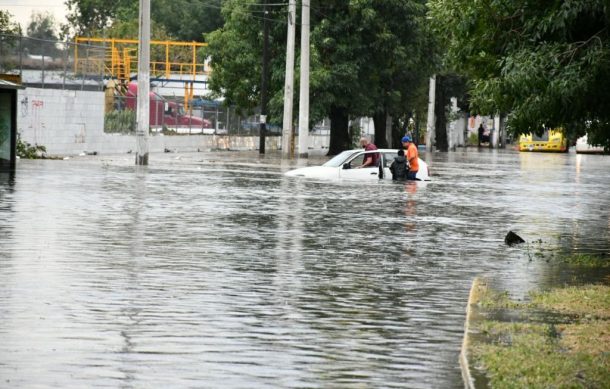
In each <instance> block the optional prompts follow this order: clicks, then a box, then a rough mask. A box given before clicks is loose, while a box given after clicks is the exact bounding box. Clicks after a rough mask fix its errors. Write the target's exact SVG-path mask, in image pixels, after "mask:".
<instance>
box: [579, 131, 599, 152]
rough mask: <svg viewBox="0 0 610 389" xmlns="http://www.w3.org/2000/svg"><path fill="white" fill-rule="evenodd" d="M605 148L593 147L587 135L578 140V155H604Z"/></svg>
mask: <svg viewBox="0 0 610 389" xmlns="http://www.w3.org/2000/svg"><path fill="white" fill-rule="evenodd" d="M604 152H605V151H604V147H603V146H591V145H590V144H589V141H588V140H587V135H585V136H583V137H580V138H578V139H577V140H576V153H578V154H604Z"/></svg>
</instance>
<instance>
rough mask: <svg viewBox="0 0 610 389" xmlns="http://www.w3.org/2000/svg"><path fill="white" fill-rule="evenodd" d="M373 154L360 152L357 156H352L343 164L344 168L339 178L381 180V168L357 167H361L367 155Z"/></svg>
mask: <svg viewBox="0 0 610 389" xmlns="http://www.w3.org/2000/svg"><path fill="white" fill-rule="evenodd" d="M370 153H371V152H366V153H365V152H364V151H362V152H359V153H356V154H355V155H353V156H351V157H350V158H349V159H348V160H347V162H346V163H344V164H343V167H342V168H341V170H340V173H339V176H340V177H341V178H342V179H347V180H378V179H379V167H378V166H373V167H364V168H357V166H361V165H362V164H363V162H364V156H365V154H370Z"/></svg>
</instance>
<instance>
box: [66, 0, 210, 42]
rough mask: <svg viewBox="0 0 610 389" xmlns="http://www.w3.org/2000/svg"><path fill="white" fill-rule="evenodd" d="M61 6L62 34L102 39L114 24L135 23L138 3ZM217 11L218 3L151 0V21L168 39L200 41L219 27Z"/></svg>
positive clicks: (75, 1) (107, 0)
mask: <svg viewBox="0 0 610 389" xmlns="http://www.w3.org/2000/svg"><path fill="white" fill-rule="evenodd" d="M65 4H66V7H67V8H68V15H67V16H66V18H67V19H68V25H66V26H64V27H63V31H64V33H67V32H68V31H69V30H72V33H73V34H74V35H81V36H95V35H103V34H104V33H105V32H106V31H107V29H108V28H111V27H112V26H113V25H114V24H115V23H117V22H122V23H127V24H132V23H133V22H134V21H135V23H136V25H137V22H138V17H139V12H138V7H139V2H138V0H118V1H117V0H66V2H65ZM220 8H221V7H220V0H173V1H171V2H170V1H165V0H152V1H151V19H152V21H153V24H155V23H156V24H157V25H158V26H159V28H162V29H163V30H164V31H166V32H167V34H168V35H169V36H170V37H171V38H172V39H177V40H187V41H201V40H202V39H203V36H204V34H205V33H208V32H211V31H214V30H216V29H217V28H219V27H220V26H221V25H222V17H221V15H220ZM136 37H137V34H136V35H135V36H131V37H129V38H136Z"/></svg>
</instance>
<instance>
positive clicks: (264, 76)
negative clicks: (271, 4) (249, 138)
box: [258, 0, 269, 154]
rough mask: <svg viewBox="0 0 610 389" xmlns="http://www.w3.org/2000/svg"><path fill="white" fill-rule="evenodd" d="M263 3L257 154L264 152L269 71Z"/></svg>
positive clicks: (267, 37) (267, 32)
mask: <svg viewBox="0 0 610 389" xmlns="http://www.w3.org/2000/svg"><path fill="white" fill-rule="evenodd" d="M264 4H265V8H264V10H265V12H264V13H263V15H264V16H263V68H262V73H263V74H262V80H261V116H260V117H261V120H260V122H261V127H260V134H259V144H258V146H259V147H258V152H259V154H265V136H266V135H267V84H268V82H267V81H268V76H267V73H269V70H268V68H269V23H267V18H268V15H267V0H265V1H264Z"/></svg>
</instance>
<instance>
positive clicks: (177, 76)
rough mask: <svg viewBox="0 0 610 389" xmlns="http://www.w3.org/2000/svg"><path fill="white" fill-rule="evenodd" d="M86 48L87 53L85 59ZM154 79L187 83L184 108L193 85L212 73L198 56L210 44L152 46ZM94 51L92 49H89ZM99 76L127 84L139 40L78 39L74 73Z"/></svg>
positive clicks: (135, 64)
mask: <svg viewBox="0 0 610 389" xmlns="http://www.w3.org/2000/svg"><path fill="white" fill-rule="evenodd" d="M79 45H85V50H86V53H85V54H84V55H83V53H82V51H83V47H81V48H80V50H81V51H80V52H79ZM150 46H151V47H150V49H151V50H150V52H151V61H150V71H151V74H150V75H151V79H158V80H167V81H169V80H173V81H180V82H184V87H185V96H184V101H185V108H187V109H188V104H187V103H188V102H189V101H190V100H191V99H192V98H193V83H194V81H195V80H196V78H197V76H199V75H207V74H208V73H209V69H208V68H207V66H206V64H205V62H200V61H199V59H198V53H199V52H200V50H201V48H203V47H205V46H207V43H201V42H174V41H154V40H153V41H151V42H150ZM90 48H92V49H90ZM92 69H94V70H95V72H96V74H102V73H103V75H104V77H106V78H110V79H115V80H117V81H119V83H123V84H127V83H128V82H129V81H130V80H131V79H132V76H133V75H135V74H137V69H138V41H137V40H136V39H117V38H90V37H77V38H76V45H75V48H74V72H75V73H77V74H79V73H88V72H91V71H92Z"/></svg>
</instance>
